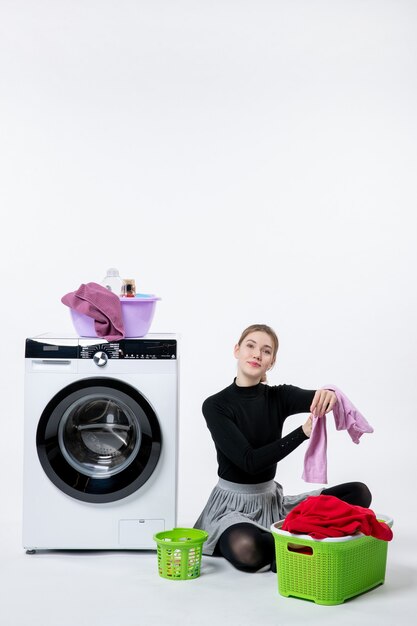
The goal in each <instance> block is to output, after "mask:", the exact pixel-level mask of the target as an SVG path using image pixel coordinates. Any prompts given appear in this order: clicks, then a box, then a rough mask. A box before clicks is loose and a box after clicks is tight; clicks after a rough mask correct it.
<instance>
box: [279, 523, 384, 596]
mask: <svg viewBox="0 0 417 626" xmlns="http://www.w3.org/2000/svg"><path fill="white" fill-rule="evenodd" d="M377 517H378V519H379V520H380V521H384V522H386V523H387V524H388V525H389V526H392V524H393V521H392V519H391V518H388V517H386V516H383V515H378V516H377ZM282 524H283V522H282V521H281V522H277V523H275V524H272V526H271V531H272V533H273V536H274V539H275V552H276V562H277V577H278V591H279V593H280V594H281V595H282V596H286V597H289V596H292V597H295V598H303V599H305V600H312V601H313V602H316V604H327V605H332V604H342V603H343V602H344V601H345V600H347V599H348V598H353V597H355V596H357V595H359V594H361V593H364V592H365V591H368V590H369V589H372V588H374V587H376V586H378V585H381V584H382V583H383V582H384V580H385V568H386V562H387V550H388V544H387V542H386V541H382V540H381V539H375V537H367V536H365V535H363V534H361V533H358V534H357V535H350V536H348V537H340V538H337V539H333V538H329V539H322V540H315V539H312V538H311V537H310V536H308V535H296V534H293V533H289V532H287V531H284V530H281V526H282Z"/></svg>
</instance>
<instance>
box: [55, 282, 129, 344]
mask: <svg viewBox="0 0 417 626" xmlns="http://www.w3.org/2000/svg"><path fill="white" fill-rule="evenodd" d="M61 302H62V303H63V304H65V305H66V306H68V307H69V308H70V309H74V310H75V311H78V313H83V314H84V315H87V316H88V317H92V318H93V319H94V328H95V331H96V333H97V336H98V337H103V338H104V339H107V341H116V340H118V339H123V337H124V336H125V330H124V323H123V317H122V305H121V303H120V300H119V297H118V296H116V294H115V293H112V292H111V291H109V290H108V289H106V288H105V287H102V285H99V284H97V283H87V284H86V285H84V284H82V285H80V286H79V288H78V289H77V291H72V292H70V293H67V294H66V295H65V296H63V297H62V298H61Z"/></svg>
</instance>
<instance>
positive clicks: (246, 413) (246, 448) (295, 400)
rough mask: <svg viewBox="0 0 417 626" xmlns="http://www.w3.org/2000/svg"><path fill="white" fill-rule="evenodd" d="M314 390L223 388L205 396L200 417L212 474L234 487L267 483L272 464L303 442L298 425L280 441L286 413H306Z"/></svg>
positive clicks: (275, 465)
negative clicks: (214, 464) (213, 460)
mask: <svg viewBox="0 0 417 626" xmlns="http://www.w3.org/2000/svg"><path fill="white" fill-rule="evenodd" d="M314 394H315V391H307V390H306V389H300V388H299V387H294V386H292V385H278V386H273V387H270V386H268V385H265V384H263V383H259V384H258V385H254V386H252V387H238V386H237V385H236V383H235V382H233V383H232V384H231V385H229V387H226V389H223V390H222V391H219V392H218V393H216V394H215V395H213V396H210V397H209V398H207V400H205V401H204V403H203V415H204V417H205V420H206V422H207V426H208V428H209V430H210V433H211V436H212V437H213V441H214V444H215V446H216V450H217V461H218V464H219V469H218V472H217V473H218V475H219V476H220V477H221V478H224V479H225V480H229V481H231V482H234V483H241V484H242V483H243V484H254V483H262V482H265V481H267V480H272V479H273V478H274V477H275V473H276V467H277V463H278V461H280V460H281V459H283V458H284V457H286V456H287V454H290V452H292V451H293V450H295V448H297V447H298V446H299V445H300V443H302V442H303V441H305V440H306V439H308V437H307V436H306V435H305V434H304V431H303V429H302V427H301V426H300V427H299V428H296V429H295V430H294V431H293V432H292V433H290V434H289V435H286V436H285V437H282V425H283V423H284V421H285V419H286V418H287V417H288V416H289V415H295V414H296V413H307V412H309V408H310V405H311V402H312V400H313V397H314Z"/></svg>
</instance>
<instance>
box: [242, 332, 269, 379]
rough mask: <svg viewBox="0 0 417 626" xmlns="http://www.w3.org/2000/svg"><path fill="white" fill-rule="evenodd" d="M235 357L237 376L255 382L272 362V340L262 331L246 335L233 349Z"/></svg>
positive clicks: (263, 374)
mask: <svg viewBox="0 0 417 626" xmlns="http://www.w3.org/2000/svg"><path fill="white" fill-rule="evenodd" d="M234 354H235V357H236V359H237V362H238V364H237V367H238V377H239V378H240V379H242V378H243V381H244V382H249V383H252V384H254V383H257V382H259V381H261V380H262V379H263V378H264V376H265V374H266V372H267V371H268V370H269V369H271V367H272V366H273V364H274V357H273V354H274V342H273V341H272V338H271V337H270V336H269V335H268V334H267V333H264V332H263V331H255V332H253V333H249V334H248V335H246V337H245V338H244V340H243V341H242V343H241V344H240V346H239V344H237V345H236V346H235V350H234Z"/></svg>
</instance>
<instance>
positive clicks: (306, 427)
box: [302, 415, 313, 438]
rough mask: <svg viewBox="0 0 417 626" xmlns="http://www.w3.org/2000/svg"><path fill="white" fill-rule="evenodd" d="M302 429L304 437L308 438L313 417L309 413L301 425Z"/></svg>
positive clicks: (311, 428)
mask: <svg viewBox="0 0 417 626" xmlns="http://www.w3.org/2000/svg"><path fill="white" fill-rule="evenodd" d="M302 429H303V431H304V434H305V435H306V437H308V438H310V435H311V431H312V430H313V418H312V416H311V415H310V416H309V417H308V419H307V421H306V423H305V424H303V425H302Z"/></svg>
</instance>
